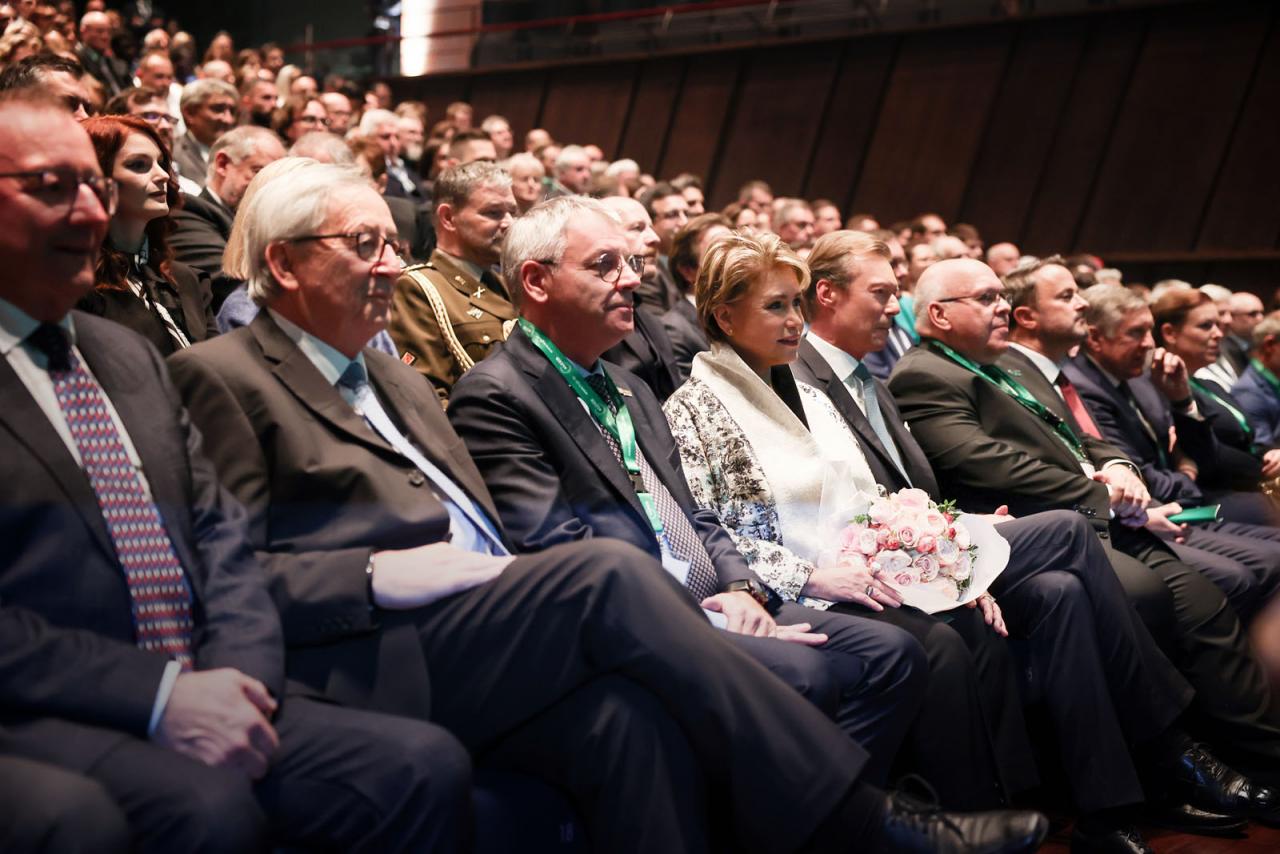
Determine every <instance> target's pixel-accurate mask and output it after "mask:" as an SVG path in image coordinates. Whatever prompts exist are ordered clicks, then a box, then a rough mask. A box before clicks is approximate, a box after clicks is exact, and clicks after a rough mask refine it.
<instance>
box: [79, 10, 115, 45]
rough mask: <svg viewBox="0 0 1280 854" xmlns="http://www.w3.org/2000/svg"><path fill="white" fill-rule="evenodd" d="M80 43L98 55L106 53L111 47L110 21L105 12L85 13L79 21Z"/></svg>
mask: <svg viewBox="0 0 1280 854" xmlns="http://www.w3.org/2000/svg"><path fill="white" fill-rule="evenodd" d="M80 41H82V42H84V43H85V44H87V45H88V46H89V47H91V48H93V49H94V50H96V51H97V52H98V53H106V51H107V49H108V48H110V47H111V19H110V18H108V17H107V13H106V12H85V14H84V17H83V18H81V19H80Z"/></svg>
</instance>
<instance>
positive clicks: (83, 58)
mask: <svg viewBox="0 0 1280 854" xmlns="http://www.w3.org/2000/svg"><path fill="white" fill-rule="evenodd" d="M75 52H76V58H77V59H79V60H80V64H81V65H82V66H84V70H85V71H87V72H88V73H89V74H90V75H92V76H93V78H94V79H96V80H97V81H98V82H99V83H101V84H102V88H103V89H104V90H105V91H106V95H107V99H108V100H110V99H111V98H113V97H115V96H116V95H119V94H120V93H121V92H122V91H124V90H125V89H128V88H129V87H130V86H132V85H133V81H132V80H131V79H130V77H129V66H128V65H127V64H126V63H125V62H124V60H122V59H117V58H116V57H114V56H107V55H105V54H101V53H98V52H97V51H96V50H94V49H93V48H91V47H89V46H88V45H87V44H83V43H81V44H78V45H76V47H75Z"/></svg>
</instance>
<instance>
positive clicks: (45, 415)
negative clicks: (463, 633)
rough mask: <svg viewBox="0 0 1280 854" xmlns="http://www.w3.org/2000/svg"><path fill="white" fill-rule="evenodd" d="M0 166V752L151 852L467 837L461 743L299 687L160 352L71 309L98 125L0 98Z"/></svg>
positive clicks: (96, 203) (90, 264)
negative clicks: (97, 803)
mask: <svg viewBox="0 0 1280 854" xmlns="http://www.w3.org/2000/svg"><path fill="white" fill-rule="evenodd" d="M0 173H3V177H2V178H0V265H2V266H3V269H4V270H5V271H6V275H5V276H4V277H0V353H2V354H3V357H2V358H0V401H3V406H0V434H2V435H3V440H2V441H3V444H4V445H5V447H7V448H9V449H10V450H9V452H8V453H6V454H4V455H3V457H2V458H0V477H3V478H4V480H5V482H6V483H7V484H9V488H7V489H6V490H5V492H4V495H3V498H0V536H3V538H4V541H5V542H6V543H7V544H8V547H7V548H6V551H5V557H4V559H3V560H0V692H3V695H4V698H5V700H4V711H3V715H2V716H0V717H2V718H3V725H4V726H3V731H2V732H0V752H2V753H3V754H5V755H7V756H13V757H21V758H24V759H29V760H34V761H37V762H43V763H48V764H51V765H55V766H60V767H62V768H64V769H66V770H67V771H69V772H71V773H73V774H80V775H83V776H86V777H88V778H90V779H92V780H93V781H95V782H96V783H97V784H99V786H101V788H102V789H104V790H105V791H106V792H107V794H108V795H109V796H110V797H111V799H112V800H113V801H114V802H115V803H116V805H117V806H118V807H119V809H120V810H121V811H123V813H124V814H125V816H126V819H127V821H128V825H129V832H130V834H131V835H132V836H133V837H134V839H135V842H136V844H137V845H138V846H139V847H140V849H141V850H144V851H173V850H192V851H239V850H257V849H259V848H263V847H267V845H268V839H269V834H271V835H274V836H275V838H276V839H277V840H278V841H280V842H285V843H297V844H303V843H305V844H313V843H320V844H326V845H332V846H334V847H337V848H343V849H352V850H367V851H383V850H388V849H395V850H401V849H405V850H418V849H421V848H423V847H429V846H432V845H442V846H453V845H456V844H458V843H459V840H460V838H461V837H462V835H463V833H462V831H463V829H464V827H463V825H464V821H463V818H464V816H465V809H466V800H467V794H468V788H469V763H468V760H467V757H466V754H465V752H464V751H463V749H462V748H461V746H460V745H459V744H458V742H457V741H456V740H455V739H454V738H453V737H452V736H450V735H448V734H447V733H445V732H444V731H443V730H441V729H439V728H438V727H434V726H431V725H429V724H426V723H422V722H416V721H410V720H400V719H397V718H393V717H390V716H387V715H377V714H373V713H369V712H361V711H355V710H350V709H342V708H338V707H336V706H332V705H327V704H320V703H316V702H314V701H313V700H310V699H305V698H303V697H300V696H294V695H292V694H291V695H290V696H288V697H286V696H285V675H284V648H283V644H282V642H281V628H280V621H279V617H278V615H277V613H276V611H275V608H274V607H272V603H271V599H270V595H269V593H268V590H267V587H266V584H265V583H264V580H263V578H262V576H261V574H260V569H259V567H258V566H257V564H256V563H255V562H254V560H253V557H252V554H251V552H250V551H249V550H248V548H247V544H246V534H247V532H246V529H245V514H244V509H243V508H242V507H241V506H240V505H239V504H238V503H236V502H235V501H234V500H233V499H232V498H231V496H230V495H229V494H228V493H227V492H226V491H225V490H223V489H222V488H221V486H220V485H219V484H218V481H217V479H216V477H215V474H214V471H213V468H212V466H210V464H209V462H208V461H207V460H206V459H205V457H204V456H203V455H202V453H201V450H200V446H201V440H200V436H199V433H198V432H197V431H196V430H195V429H194V428H193V427H192V426H191V424H190V422H189V421H188V419H187V417H186V414H185V412H184V411H183V409H182V406H181V403H180V402H179V400H178V398H177V395H176V393H175V392H174V390H173V388H172V387H171V385H170V384H169V379H168V375H167V372H166V371H165V367H164V364H163V363H162V361H161V359H160V357H159V355H158V353H156V351H155V350H154V349H152V348H151V347H149V346H148V345H147V344H146V343H145V341H144V340H143V339H142V338H140V337H138V336H137V335H135V334H133V333H132V332H129V331H127V330H125V329H124V328H123V327H121V326H119V325H118V324H115V323H112V322H110V321H106V320H102V319H99V318H95V317H92V316H90V315H86V314H82V313H79V312H74V311H69V309H70V307H71V306H72V305H73V304H74V303H75V302H76V300H77V299H78V298H79V297H80V296H81V295H82V294H84V293H85V292H87V291H88V290H90V289H91V288H92V287H93V283H94V263H95V257H96V253H97V250H98V247H99V246H100V245H101V243H102V241H103V238H104V237H105V234H106V231H107V222H108V215H109V213H110V211H111V209H112V208H113V204H114V193H113V192H112V187H111V185H110V184H107V183H104V182H103V180H102V175H101V172H100V171H99V168H98V163H97V158H96V156H95V155H94V151H93V147H92V145H91V144H90V142H89V139H88V136H87V135H86V134H85V133H84V131H83V130H82V129H81V128H80V127H79V125H78V124H77V123H76V122H75V121H74V120H73V119H72V118H71V116H70V115H69V114H68V113H67V112H65V111H64V110H63V109H62V108H61V107H59V106H57V105H55V104H53V103H51V102H42V101H30V100H27V101H23V100H17V99H12V98H11V99H8V100H5V101H3V102H0ZM68 591H75V595H68ZM424 807H425V809H424ZM428 814H429V815H428Z"/></svg>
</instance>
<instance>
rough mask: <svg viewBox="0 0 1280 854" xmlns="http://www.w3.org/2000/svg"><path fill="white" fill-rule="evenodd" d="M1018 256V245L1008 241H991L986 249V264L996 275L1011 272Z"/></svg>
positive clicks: (1020, 255)
mask: <svg viewBox="0 0 1280 854" xmlns="http://www.w3.org/2000/svg"><path fill="white" fill-rule="evenodd" d="M1020 258H1022V253H1021V252H1019V251H1018V247H1017V246H1015V245H1013V244H1012V243H1009V242H1003V243H993V244H991V246H990V247H989V248H988V249H987V264H988V265H990V267H991V269H992V270H994V271H995V274H996V275H997V276H1004V275H1007V274H1008V273H1011V272H1013V268H1014V267H1016V266H1018V260H1019V259H1020Z"/></svg>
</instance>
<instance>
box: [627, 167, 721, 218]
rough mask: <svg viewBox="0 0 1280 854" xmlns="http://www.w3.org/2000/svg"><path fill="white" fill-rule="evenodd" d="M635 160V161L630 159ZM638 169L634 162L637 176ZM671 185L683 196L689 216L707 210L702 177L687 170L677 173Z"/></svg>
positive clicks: (699, 214)
mask: <svg viewBox="0 0 1280 854" xmlns="http://www.w3.org/2000/svg"><path fill="white" fill-rule="evenodd" d="M631 162H633V163H634V162H635V161H631ZM639 171H640V166H639V164H636V172H637V177H639V175H638V173H639ZM671 186H673V187H675V188H676V189H677V190H679V191H680V195H682V196H684V201H685V204H686V205H687V206H688V209H689V216H691V217H693V216H701V215H702V214H704V213H706V212H707V208H706V199H705V198H704V197H703V190H702V179H701V178H699V177H698V176H697V175H693V174H691V173H689V172H685V173H683V174H680V175H677V176H676V177H674V178H672V179H671Z"/></svg>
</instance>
